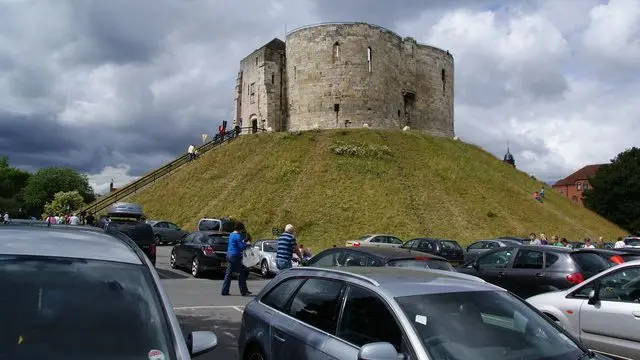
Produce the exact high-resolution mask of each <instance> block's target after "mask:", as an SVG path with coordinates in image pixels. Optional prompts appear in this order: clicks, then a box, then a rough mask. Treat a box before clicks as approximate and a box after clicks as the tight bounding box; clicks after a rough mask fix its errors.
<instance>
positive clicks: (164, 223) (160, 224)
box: [153, 221, 167, 229]
mask: <svg viewBox="0 0 640 360" xmlns="http://www.w3.org/2000/svg"><path fill="white" fill-rule="evenodd" d="M153 227H155V228H161V229H166V228H167V223H166V222H164V221H161V222H159V223H156V224H155V225H154V226H153Z"/></svg>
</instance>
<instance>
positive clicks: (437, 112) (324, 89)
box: [286, 23, 454, 136]
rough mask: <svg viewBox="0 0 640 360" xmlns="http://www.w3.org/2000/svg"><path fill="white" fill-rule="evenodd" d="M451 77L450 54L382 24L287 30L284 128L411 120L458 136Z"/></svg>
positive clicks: (411, 124) (398, 124)
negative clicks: (388, 28)
mask: <svg viewBox="0 0 640 360" xmlns="http://www.w3.org/2000/svg"><path fill="white" fill-rule="evenodd" d="M368 48H369V49H370V50H368ZM453 75H454V62H453V57H452V56H451V55H450V54H449V53H448V52H445V51H443V50H440V49H437V48H434V47H431V46H426V45H421V44H417V43H416V42H415V40H413V39H411V38H405V39H403V38H401V37H400V36H398V35H397V34H395V33H393V32H391V31H389V30H386V29H383V28H380V27H377V26H372V25H369V24H364V23H349V24H346V23H345V24H325V25H318V26H313V27H307V28H302V29H299V30H296V31H294V32H292V33H289V34H288V35H287V47H286V76H287V82H288V88H287V89H288V94H287V95H288V101H289V108H288V111H289V118H288V121H287V130H307V129H311V128H314V127H316V126H317V127H320V128H343V127H362V126H363V125H364V124H368V125H369V126H370V127H374V128H397V129H400V128H402V127H404V126H405V125H409V127H411V128H412V129H415V130H422V131H426V132H429V133H433V134H434V135H441V136H453V135H454V128H453V115H454V114H453V105H454V103H453V90H454V89H453V80H454V78H453ZM335 110H337V111H335Z"/></svg>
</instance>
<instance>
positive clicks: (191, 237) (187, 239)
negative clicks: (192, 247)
mask: <svg viewBox="0 0 640 360" xmlns="http://www.w3.org/2000/svg"><path fill="white" fill-rule="evenodd" d="M196 235H197V233H192V234H189V235H187V236H185V238H184V244H193V243H194V239H195V238H196Z"/></svg>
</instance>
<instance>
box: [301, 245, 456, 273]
mask: <svg viewBox="0 0 640 360" xmlns="http://www.w3.org/2000/svg"><path fill="white" fill-rule="evenodd" d="M305 265H306V266H316V267H318V266H365V267H377V266H393V267H411V268H420V269H425V268H426V269H436V270H446V271H455V268H454V267H453V266H451V264H449V262H447V259H445V258H443V257H441V256H437V255H427V254H424V253H420V252H416V251H412V250H407V249H401V248H384V247H373V246H364V247H356V248H354V247H342V248H339V247H335V248H331V249H327V250H324V251H321V252H320V253H318V254H317V255H315V256H314V257H312V258H311V259H309V260H308V261H307V263H306V264H305Z"/></svg>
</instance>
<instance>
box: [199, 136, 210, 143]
mask: <svg viewBox="0 0 640 360" xmlns="http://www.w3.org/2000/svg"><path fill="white" fill-rule="evenodd" d="M200 137H201V138H202V143H203V144H204V143H206V142H207V138H208V137H209V134H201V135H200Z"/></svg>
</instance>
